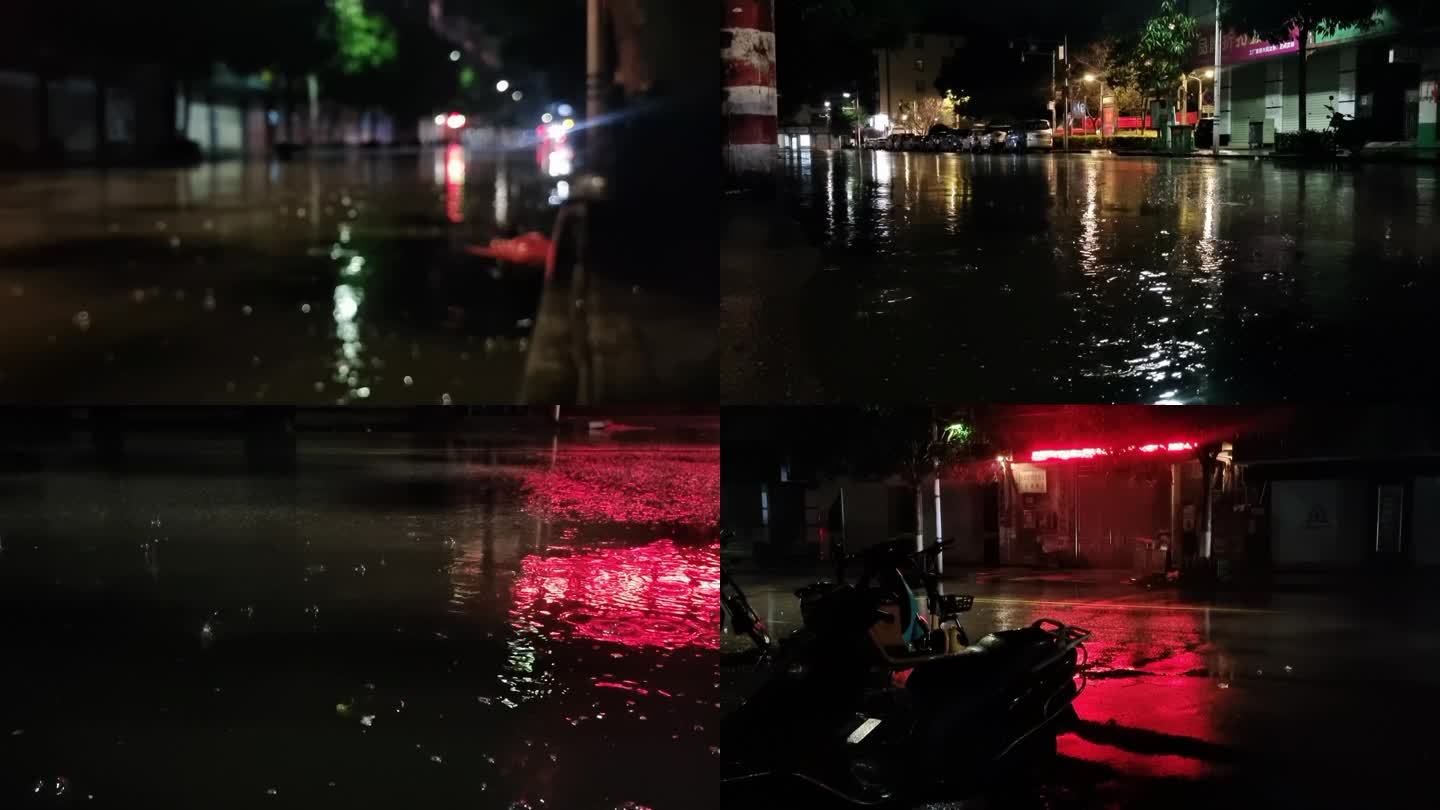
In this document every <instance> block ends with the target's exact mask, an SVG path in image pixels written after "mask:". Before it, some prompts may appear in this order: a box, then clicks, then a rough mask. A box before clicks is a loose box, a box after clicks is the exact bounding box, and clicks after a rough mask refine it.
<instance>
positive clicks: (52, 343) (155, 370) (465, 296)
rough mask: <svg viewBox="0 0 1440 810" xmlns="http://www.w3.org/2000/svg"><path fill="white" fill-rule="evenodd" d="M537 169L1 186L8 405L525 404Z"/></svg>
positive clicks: (2, 352) (394, 163)
mask: <svg viewBox="0 0 1440 810" xmlns="http://www.w3.org/2000/svg"><path fill="white" fill-rule="evenodd" d="M555 185H556V184H555V182H553V181H551V180H550V179H549V178H548V177H542V175H541V174H540V172H539V170H538V168H537V166H536V163H535V161H534V159H533V156H531V155H530V154H529V153H528V152H524V151H520V152H512V153H508V154H497V153H491V152H485V151H480V150H474V151H473V152H469V153H467V152H466V151H464V150H461V149H459V147H453V148H452V149H450V150H441V149H426V150H422V151H420V152H419V153H409V154H389V155H385V154H381V155H354V154H352V155H349V156H343V157H342V156H335V157H330V158H325V157H321V158H317V159H316V160H313V161H296V162H291V163H279V162H265V161H252V162H238V161H235V162H225V163H216V164H207V165H203V166H199V167H195V168H187V169H173V170H165V169H155V170H115V171H111V172H108V173H103V174H102V173H98V172H90V171H73V172H62V173H44V174H39V173H36V174H21V175H13V176H10V177H7V178H6V179H5V182H4V184H3V185H0V401H23V402H44V403H54V402H89V403H96V402H107V403H116V402H136V401H144V402H181V403H192V404H193V403H211V402H224V403H247V402H249V403H264V402H284V403H300V404H324V405H333V404H336V403H351V402H358V403H371V404H387V403H393V404H406V405H413V404H416V403H440V402H441V401H443V400H444V399H445V398H446V397H447V396H448V397H449V398H450V399H451V400H453V401H455V402H513V401H516V400H517V399H518V398H519V397H520V391H521V387H522V375H523V373H524V369H525V358H526V353H527V348H528V344H529V342H530V340H531V337H532V333H533V330H534V327H535V320H536V315H537V310H538V307H539V302H540V297H541V292H542V281H543V279H542V278H541V271H540V270H539V269H538V268H531V267H515V266H508V267H504V268H501V267H498V266H497V264H496V263H495V262H494V261H493V260H489V259H484V258H480V257H475V256H470V255H467V254H465V253H464V251H463V249H464V247H465V246H466V245H468V244H485V243H488V241H489V240H490V239H491V238H492V237H494V236H496V235H498V234H500V233H501V232H502V231H503V230H505V229H512V230H514V231H519V232H523V231H526V230H531V229H538V230H541V231H542V232H547V233H548V232H549V230H550V225H551V223H552V221H553V219H554V216H555V206H554V204H553V202H552V199H551V197H552V195H554V194H555Z"/></svg>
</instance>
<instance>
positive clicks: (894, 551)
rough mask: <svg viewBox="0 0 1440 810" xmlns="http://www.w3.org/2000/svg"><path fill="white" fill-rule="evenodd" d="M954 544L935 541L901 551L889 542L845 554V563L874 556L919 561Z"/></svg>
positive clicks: (952, 541) (892, 542) (953, 541)
mask: <svg viewBox="0 0 1440 810" xmlns="http://www.w3.org/2000/svg"><path fill="white" fill-rule="evenodd" d="M956 542H958V541H957V540H955V539H954V538H951V539H949V540H937V541H935V542H934V543H931V544H930V545H928V546H925V547H924V548H919V549H913V550H907V551H901V550H899V549H898V548H896V541H891V542H889V543H885V544H882V545H879V546H871V547H870V548H867V549H862V550H860V551H857V552H855V553H854V554H847V555H846V556H845V561H846V562H859V561H861V560H864V559H868V558H872V557H876V556H891V557H894V558H901V559H916V560H919V559H922V558H925V557H933V556H935V555H937V554H939V553H940V552H942V551H944V550H946V549H948V548H950V547H952V546H954V545H955V543H956Z"/></svg>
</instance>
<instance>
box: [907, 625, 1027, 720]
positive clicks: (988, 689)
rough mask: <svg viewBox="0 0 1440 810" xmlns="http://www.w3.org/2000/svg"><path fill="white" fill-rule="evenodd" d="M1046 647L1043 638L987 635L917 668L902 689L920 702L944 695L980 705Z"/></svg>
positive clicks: (1020, 634)
mask: <svg viewBox="0 0 1440 810" xmlns="http://www.w3.org/2000/svg"><path fill="white" fill-rule="evenodd" d="M1049 646H1050V645H1049V643H1048V637H1045V636H1044V634H1040V636H1039V637H1036V636H1034V635H1032V634H1029V633H1026V632H1025V631H1001V632H1000V633H991V634H989V635H987V636H985V637H984V638H982V639H980V640H979V641H977V642H975V643H974V644H971V645H970V646H969V647H966V648H965V649H964V650H961V651H960V652H958V653H956V654H955V655H951V656H947V657H945V658H940V659H936V660H932V661H927V662H925V663H923V664H919V665H917V666H916V667H915V669H914V671H912V672H911V673H910V677H909V678H908V679H907V680H906V683H905V688H906V689H907V690H908V691H910V692H911V693H912V694H914V695H915V696H916V697H918V698H920V699H925V698H927V697H931V696H934V695H938V694H940V693H944V694H946V695H947V696H948V697H950V698H954V697H956V696H959V695H963V696H964V700H965V702H967V703H969V702H972V701H973V702H974V703H976V704H980V703H983V702H985V701H986V700H988V699H990V698H991V697H993V696H994V695H995V694H997V693H999V692H1001V691H1003V690H1004V689H1005V687H1006V686H1007V685H1008V684H1010V683H1012V682H1013V680H1014V678H1015V677H1016V676H1018V675H1020V674H1022V673H1024V672H1026V671H1028V670H1029V669H1030V667H1031V666H1032V665H1033V664H1034V662H1035V661H1037V660H1039V658H1040V657H1041V656H1042V655H1044V654H1046V651H1047V649H1048V647H1049Z"/></svg>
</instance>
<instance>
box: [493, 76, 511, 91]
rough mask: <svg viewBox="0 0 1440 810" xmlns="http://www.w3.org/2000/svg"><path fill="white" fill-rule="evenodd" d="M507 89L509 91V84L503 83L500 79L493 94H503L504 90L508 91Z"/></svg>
mask: <svg viewBox="0 0 1440 810" xmlns="http://www.w3.org/2000/svg"><path fill="white" fill-rule="evenodd" d="M509 89H510V82H507V81H505V80H504V79H501V80H500V81H498V82H496V83H495V92H497V93H503V92H505V91H506V90H509Z"/></svg>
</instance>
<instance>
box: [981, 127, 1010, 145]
mask: <svg viewBox="0 0 1440 810" xmlns="http://www.w3.org/2000/svg"><path fill="white" fill-rule="evenodd" d="M1011 129H1012V127H1011V125H1009V124H991V125H990V126H988V127H986V128H985V136H984V137H983V138H981V139H980V142H979V145H978V147H977V149H976V151H978V152H1000V151H1003V150H1004V149H1005V139H1006V138H1008V137H1009V136H1010V130H1011Z"/></svg>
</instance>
